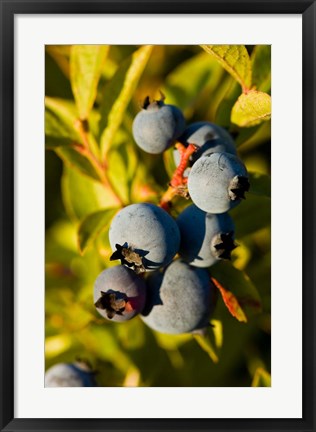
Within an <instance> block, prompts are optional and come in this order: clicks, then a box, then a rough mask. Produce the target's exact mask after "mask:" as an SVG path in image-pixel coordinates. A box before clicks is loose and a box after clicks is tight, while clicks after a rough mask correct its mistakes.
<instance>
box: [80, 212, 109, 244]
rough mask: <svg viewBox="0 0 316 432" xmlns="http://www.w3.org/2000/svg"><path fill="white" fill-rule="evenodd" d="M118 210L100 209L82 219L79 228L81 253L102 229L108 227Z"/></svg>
mask: <svg viewBox="0 0 316 432" xmlns="http://www.w3.org/2000/svg"><path fill="white" fill-rule="evenodd" d="M117 211H118V209H117V208H114V209H107V210H99V211H97V212H94V213H90V214H89V215H88V216H86V217H85V219H83V220H82V222H81V223H80V225H79V229H78V244H79V249H80V252H81V253H83V252H84V251H85V249H86V248H87V247H88V246H89V245H90V244H91V243H92V242H93V241H94V240H95V239H96V237H97V236H98V235H99V234H100V233H101V232H102V231H104V230H106V229H108V227H109V226H110V222H111V220H112V218H113V216H114V215H115V213H116V212H117Z"/></svg>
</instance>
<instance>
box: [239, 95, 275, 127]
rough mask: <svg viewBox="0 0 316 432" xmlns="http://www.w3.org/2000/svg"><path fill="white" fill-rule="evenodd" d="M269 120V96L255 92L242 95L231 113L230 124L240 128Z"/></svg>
mask: <svg viewBox="0 0 316 432" xmlns="http://www.w3.org/2000/svg"><path fill="white" fill-rule="evenodd" d="M270 118H271V96H270V95H268V94H267V93H264V92H260V91H257V90H251V91H249V92H248V93H243V94H241V95H240V96H239V98H238V99H237V102H236V103H235V105H234V106H233V109H232V112H231V122H232V123H235V124H236V125H238V126H240V127H251V126H255V125H257V124H259V123H261V122H263V121H267V120H270Z"/></svg>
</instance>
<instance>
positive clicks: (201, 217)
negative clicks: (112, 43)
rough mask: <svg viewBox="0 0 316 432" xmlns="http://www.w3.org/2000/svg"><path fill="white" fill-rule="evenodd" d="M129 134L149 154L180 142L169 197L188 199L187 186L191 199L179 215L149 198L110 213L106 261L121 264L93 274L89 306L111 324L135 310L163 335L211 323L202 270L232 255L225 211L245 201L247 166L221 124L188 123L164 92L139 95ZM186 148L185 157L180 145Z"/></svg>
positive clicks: (210, 293) (210, 295) (210, 298)
mask: <svg viewBox="0 0 316 432" xmlns="http://www.w3.org/2000/svg"><path fill="white" fill-rule="evenodd" d="M133 135H134V138H135V141H136V143H137V145H138V146H139V147H140V148H141V149H143V150H144V151H146V152H148V153H151V154H159V153H162V152H164V151H165V150H167V149H168V148H170V147H171V146H172V145H175V144H176V142H177V143H180V144H179V145H180V146H181V147H179V146H176V149H175V151H174V160H175V163H176V165H177V169H176V171H175V175H176V177H175V178H176V180H177V181H174V182H172V181H171V182H170V186H169V187H171V188H174V191H173V192H174V193H173V196H174V195H177V194H178V195H182V196H186V194H183V190H186V191H187V195H188V196H189V197H190V198H191V200H192V204H191V205H189V206H188V207H186V208H185V209H184V210H183V211H182V212H181V213H180V215H179V216H178V217H177V219H174V218H173V217H172V216H171V215H170V214H169V213H168V211H166V210H168V209H166V208H165V207H164V206H162V205H160V206H159V205H155V204H150V203H138V204H131V205H128V206H126V207H125V208H123V209H122V210H120V211H119V212H118V213H117V214H116V216H115V217H114V219H113V221H112V223H111V226H110V230H109V240H110V245H111V248H112V251H113V254H112V256H111V258H110V260H120V262H121V264H120V265H117V266H115V267H111V268H108V269H106V270H104V271H103V272H102V273H101V274H100V275H99V276H98V278H97V279H96V282H95V285H94V304H95V306H96V308H97V310H98V312H99V313H100V314H101V315H102V316H103V317H104V318H106V319H110V320H112V321H119V322H121V321H126V320H129V319H131V318H133V317H134V316H135V315H137V314H141V318H142V320H143V321H144V322H145V323H146V324H147V325H148V326H149V327H151V328H152V329H154V330H156V331H159V332H162V333H168V334H178V333H189V332H190V333H192V332H199V331H201V330H203V329H205V328H206V327H207V326H208V325H209V321H210V317H211V314H212V312H213V309H214V303H215V302H214V299H215V286H214V284H213V282H212V280H211V277H210V274H209V271H208V268H209V267H210V266H212V265H213V264H215V263H216V262H218V261H219V260H222V259H230V256H231V252H232V250H233V249H234V248H235V247H236V245H235V233H234V223H233V220H232V218H231V217H230V215H229V214H228V213H227V211H228V210H230V209H232V208H233V207H235V206H236V205H238V204H239V203H240V202H241V200H242V199H243V198H245V192H247V191H248V189H249V181H248V174H247V170H246V168H245V166H244V164H243V163H242V162H241V160H240V159H239V158H238V156H237V152H236V148H235V144H234V141H233V139H232V137H231V136H230V134H229V133H228V132H227V131H226V130H225V129H223V128H221V127H220V126H218V125H215V124H213V123H210V122H196V123H193V124H191V125H189V126H188V127H186V126H185V120H184V117H183V114H182V113H181V111H180V110H179V109H178V108H177V107H175V106H173V105H166V104H165V103H164V97H163V96H162V97H161V99H160V100H158V101H156V100H155V101H153V102H151V101H150V99H149V97H147V98H146V99H145V102H144V104H143V106H142V110H141V111H140V112H139V113H138V114H137V116H136V117H135V119H134V123H133ZM192 145H193V149H194V151H193V152H192V154H190V157H189V158H188V157H187V154H186V149H188V148H189V147H190V146H191V147H192ZM184 155H185V156H184ZM185 158H186V159H185ZM184 160H185V162H186V163H184ZM180 190H181V192H179V191H180ZM178 192H179V193H178Z"/></svg>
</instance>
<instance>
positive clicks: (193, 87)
mask: <svg viewBox="0 0 316 432" xmlns="http://www.w3.org/2000/svg"><path fill="white" fill-rule="evenodd" d="M222 73H223V72H222V68H221V67H220V65H219V64H218V63H217V62H216V61H215V60H214V61H212V59H210V57H209V56H208V55H207V54H206V53H201V54H198V55H196V56H194V57H192V58H190V59H189V60H187V61H185V62H183V63H181V64H180V65H179V66H178V67H177V68H176V69H174V70H173V71H172V72H171V73H170V74H169V75H168V76H167V78H166V82H165V85H164V87H163V89H162V91H163V93H164V95H165V96H166V100H167V101H168V103H169V104H175V105H177V106H178V107H179V108H180V109H182V110H186V109H188V108H192V106H193V105H194V104H195V103H197V102H198V101H200V99H201V93H202V92H203V90H204V89H205V87H206V86H208V89H207V91H208V92H210V90H211V89H209V86H210V85H211V84H212V87H215V86H216V85H218V82H219V79H220V78H221V76H222ZM188 77H190V79H189V80H188Z"/></svg>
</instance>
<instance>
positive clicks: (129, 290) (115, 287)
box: [94, 265, 146, 322]
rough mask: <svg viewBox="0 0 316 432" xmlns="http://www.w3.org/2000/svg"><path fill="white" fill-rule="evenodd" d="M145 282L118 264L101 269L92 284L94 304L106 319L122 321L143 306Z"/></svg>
mask: <svg viewBox="0 0 316 432" xmlns="http://www.w3.org/2000/svg"><path fill="white" fill-rule="evenodd" d="M145 301H146V284H145V282H144V280H143V279H142V278H141V277H140V276H138V275H137V274H135V272H133V270H130V269H128V268H127V267H125V266H122V265H118V266H116V267H110V268H108V269H105V270H103V272H102V273H100V274H99V276H98V277H97V279H96V281H95V284H94V305H95V307H96V308H97V311H98V312H99V314H100V315H102V316H103V317H104V318H106V319H110V320H112V321H117V322H122V321H127V320H130V319H131V318H133V317H134V316H135V315H137V314H138V313H140V312H141V311H142V310H143V309H144V306H145Z"/></svg>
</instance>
